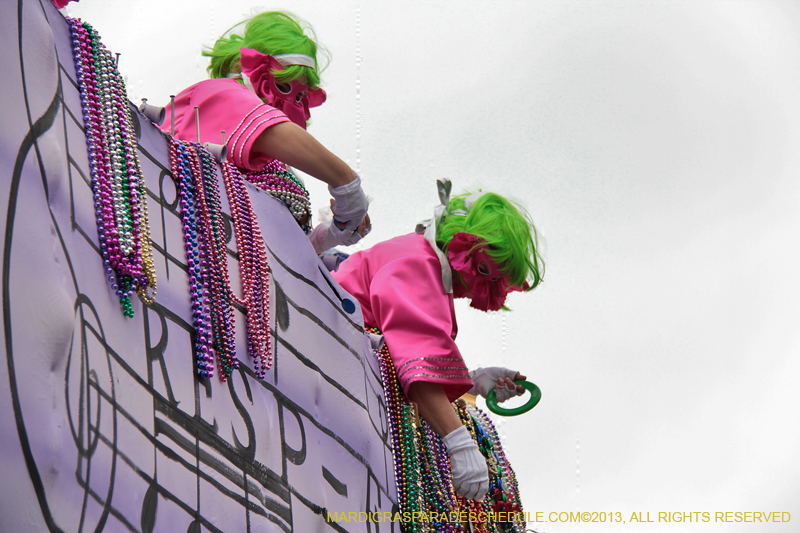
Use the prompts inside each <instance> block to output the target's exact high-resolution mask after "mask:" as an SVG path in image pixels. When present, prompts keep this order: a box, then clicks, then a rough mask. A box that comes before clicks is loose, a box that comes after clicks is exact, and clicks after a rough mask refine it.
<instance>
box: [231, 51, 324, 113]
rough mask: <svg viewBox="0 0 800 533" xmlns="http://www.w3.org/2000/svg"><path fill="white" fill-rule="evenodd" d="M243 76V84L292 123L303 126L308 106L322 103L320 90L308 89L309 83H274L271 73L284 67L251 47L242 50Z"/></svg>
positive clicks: (322, 96)
mask: <svg viewBox="0 0 800 533" xmlns="http://www.w3.org/2000/svg"><path fill="white" fill-rule="evenodd" d="M241 66H242V78H243V79H244V80H245V85H248V84H249V85H248V88H249V89H251V90H252V91H253V92H254V93H256V95H257V96H258V97H259V98H261V99H262V100H264V102H265V103H266V104H267V105H271V106H272V107H274V108H276V109H280V110H281V111H283V113H284V114H285V115H286V116H287V117H288V118H289V120H291V121H292V122H294V123H295V124H297V125H298V126H301V127H302V128H303V129H305V127H306V123H307V122H308V119H309V118H311V113H310V112H309V108H310V107H317V106H318V105H321V104H322V103H324V102H325V99H326V98H327V95H326V94H325V91H323V90H322V89H314V90H309V86H308V84H305V83H302V82H300V81H298V80H294V81H291V82H288V83H287V82H283V83H280V84H278V83H276V82H275V76H274V75H273V72H274V71H276V70H284V68H283V65H281V64H280V63H279V62H278V60H277V59H275V58H274V57H272V56H269V55H265V54H262V53H261V52H259V51H258V50H253V49H251V48H242V49H241Z"/></svg>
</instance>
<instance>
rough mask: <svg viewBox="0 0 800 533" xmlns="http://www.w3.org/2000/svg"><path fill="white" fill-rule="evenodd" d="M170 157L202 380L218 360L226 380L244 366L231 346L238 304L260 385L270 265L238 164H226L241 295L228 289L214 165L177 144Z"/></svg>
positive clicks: (268, 347)
mask: <svg viewBox="0 0 800 533" xmlns="http://www.w3.org/2000/svg"><path fill="white" fill-rule="evenodd" d="M170 157H171V164H172V173H173V178H174V179H175V181H176V182H177V184H178V189H179V195H180V202H179V206H180V211H181V220H182V222H183V238H184V248H185V250H186V257H187V265H188V267H189V283H190V295H191V300H192V313H193V318H194V326H195V330H196V340H195V348H196V353H197V355H196V357H197V372H198V376H200V377H201V378H205V377H210V376H212V375H213V366H212V362H213V360H214V355H215V354H216V356H217V368H218V371H219V376H220V379H222V381H225V380H226V379H227V377H228V376H230V374H231V372H232V371H233V370H234V369H236V368H238V367H239V361H238V359H237V358H236V346H235V342H234V335H235V331H234V319H233V304H234V303H236V304H238V305H239V306H241V307H242V308H244V312H245V316H246V319H247V348H248V352H249V354H250V356H251V357H252V358H253V370H254V371H255V373H256V375H257V376H258V377H259V378H262V379H263V378H264V377H265V376H266V372H267V370H269V368H270V367H271V366H272V340H271V338H270V328H269V322H270V313H269V265H268V263H267V249H266V245H265V244H264V240H263V238H262V236H261V229H260V228H259V226H258V221H257V219H256V215H255V212H254V211H253V206H252V204H251V202H250V196H249V195H248V193H247V189H246V187H245V185H244V180H243V176H242V174H240V173H239V171H238V170H237V169H236V167H234V166H233V165H231V164H229V163H223V164H222V179H223V182H224V185H225V192H226V195H227V199H228V204H229V205H230V209H231V219H232V221H233V235H234V237H235V239H236V251H237V255H238V263H239V275H240V279H241V286H242V293H243V296H242V297H238V296H237V295H235V294H234V293H233V291H232V290H231V284H230V277H229V274H228V259H227V253H228V249H227V246H226V243H225V238H224V237H225V231H224V224H223V222H224V221H223V218H222V199H221V196H220V187H219V183H218V178H217V166H216V162H215V160H214V159H213V157H212V156H211V154H210V153H208V151H206V150H205V149H204V148H202V147H201V146H199V145H197V144H195V143H188V142H184V141H177V140H173V141H172V146H171V148H170Z"/></svg>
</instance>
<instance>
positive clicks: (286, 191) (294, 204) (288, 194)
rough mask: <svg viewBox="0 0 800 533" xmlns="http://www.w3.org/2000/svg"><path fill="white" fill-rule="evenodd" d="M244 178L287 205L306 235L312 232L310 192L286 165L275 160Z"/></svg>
mask: <svg viewBox="0 0 800 533" xmlns="http://www.w3.org/2000/svg"><path fill="white" fill-rule="evenodd" d="M243 177H244V179H245V180H247V181H249V182H250V183H252V184H253V185H255V186H256V187H258V188H260V189H263V190H265V191H267V192H268V193H269V194H271V195H272V196H273V197H275V198H277V199H278V200H280V201H282V202H283V203H285V204H286V207H288V208H289V211H290V212H291V213H292V216H293V217H294V218H295V220H297V223H298V224H300V227H301V228H303V231H304V232H305V233H308V232H309V231H310V230H311V201H310V199H309V195H308V190H307V189H306V187H305V185H303V182H301V181H300V180H299V179H297V177H295V175H294V174H292V173H291V172H289V169H288V168H287V167H286V165H284V164H283V163H281V162H280V161H278V160H277V159H273V160H272V161H271V162H270V163H268V164H267V165H266V166H265V167H264V168H263V169H262V170H258V171H252V172H246V173H244V174H243Z"/></svg>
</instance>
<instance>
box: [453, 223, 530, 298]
mask: <svg viewBox="0 0 800 533" xmlns="http://www.w3.org/2000/svg"><path fill="white" fill-rule="evenodd" d="M447 258H448V259H449V261H450V266H451V267H452V269H453V270H455V271H456V272H458V273H459V274H460V275H461V278H462V279H463V281H464V282H463V283H461V282H459V281H454V283H453V296H455V297H456V298H470V299H471V300H472V302H471V303H470V307H474V308H475V309H480V310H481V311H498V310H500V309H501V308H502V307H503V304H504V303H505V301H506V296H507V295H508V293H510V292H513V291H523V290H525V289H527V287H528V284H527V283H525V285H524V286H523V287H518V286H516V285H511V281H510V280H509V279H508V277H507V276H506V275H504V274H503V272H502V271H501V270H500V267H499V266H497V264H496V263H495V262H494V261H493V260H492V258H491V256H489V253H488V252H487V246H486V243H485V242H484V241H483V240H482V239H480V238H479V237H476V236H475V235H472V234H471V233H456V234H455V235H453V239H452V240H451V241H450V244H448V245H447Z"/></svg>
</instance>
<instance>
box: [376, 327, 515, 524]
mask: <svg viewBox="0 0 800 533" xmlns="http://www.w3.org/2000/svg"><path fill="white" fill-rule="evenodd" d="M370 331H372V332H373V333H377V334H380V332H379V331H377V330H376V329H374V328H373V329H371V330H370ZM376 356H377V357H378V360H379V362H380V367H381V377H382V378H383V386H384V391H385V394H386V411H387V415H388V418H389V431H390V434H391V439H392V454H393V456H394V472H395V479H396V482H397V493H398V503H399V505H400V512H401V513H409V515H404V516H420V517H422V516H423V515H424V516H425V517H431V516H438V517H440V518H441V517H442V516H443V515H444V516H446V517H447V518H446V519H444V520H442V519H440V520H439V521H426V520H424V519H418V520H413V521H410V522H406V523H405V524H404V527H405V530H404V531H406V532H407V533H427V532H436V533H456V532H475V533H501V532H509V531H514V532H519V533H522V532H524V531H525V522H524V521H509V522H498V521H496V520H495V519H494V518H493V516H496V515H495V513H498V512H500V511H505V512H510V511H515V512H519V513H521V512H522V507H521V506H520V505H519V489H518V486H517V481H516V477H515V476H514V471H513V470H512V469H511V466H510V464H509V463H508V460H507V459H506V457H505V454H504V453H503V449H502V446H501V445H500V439H499V438H498V436H497V431H496V430H495V428H494V425H493V424H492V422H491V420H490V419H489V418H488V417H487V416H486V414H485V413H483V412H482V411H480V410H479V409H476V408H474V407H472V406H469V405H467V404H466V402H464V401H463V400H460V399H459V400H456V402H455V403H454V408H455V410H456V413H457V414H458V416H459V418H460V419H461V421H462V423H463V424H464V425H465V426H466V428H467V430H468V431H469V432H470V435H472V438H473V440H475V441H476V443H477V444H478V448H479V449H480V451H481V453H482V454H483V455H484V457H486V459H487V465H488V466H489V494H488V495H487V496H486V497H485V498H484V499H483V500H481V501H479V502H477V501H473V500H467V499H466V498H460V497H458V496H457V495H456V494H455V490H454V489H453V483H452V474H451V471H450V459H449V456H448V454H447V450H446V448H445V446H444V444H443V443H442V439H441V438H440V437H439V436H438V435H437V434H436V432H434V431H433V429H432V428H431V427H430V425H429V424H428V423H427V422H425V421H424V420H420V418H419V416H418V413H417V410H416V406H415V405H414V404H412V403H411V402H409V401H408V400H407V399H406V397H405V395H404V394H403V393H402V391H401V389H400V385H399V383H398V381H397V373H396V370H395V367H394V364H393V363H392V359H391V355H390V353H389V348H388V347H387V346H386V345H385V344H384V346H383V347H382V348H381V350H380V351H379V352H377V353H376ZM410 513H420V514H418V515H413V514H410ZM433 513H436V515H433ZM464 513H466V516H472V517H479V516H480V517H484V518H485V520H483V521H480V520H473V521H472V522H471V523H470V524H468V523H466V522H460V521H459V520H460V518H461V517H463V516H465V515H464ZM506 516H507V515H506Z"/></svg>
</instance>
